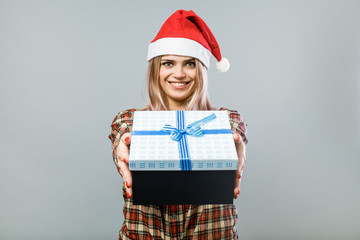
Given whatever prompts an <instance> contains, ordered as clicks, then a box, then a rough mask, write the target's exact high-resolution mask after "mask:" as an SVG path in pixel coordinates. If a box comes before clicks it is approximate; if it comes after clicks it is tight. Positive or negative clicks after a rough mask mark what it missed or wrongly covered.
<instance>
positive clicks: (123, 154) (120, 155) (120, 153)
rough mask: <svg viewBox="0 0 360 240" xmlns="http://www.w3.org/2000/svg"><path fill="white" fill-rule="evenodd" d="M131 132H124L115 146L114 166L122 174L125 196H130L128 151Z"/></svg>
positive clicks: (130, 178) (130, 183) (130, 179)
mask: <svg viewBox="0 0 360 240" xmlns="http://www.w3.org/2000/svg"><path fill="white" fill-rule="evenodd" d="M130 143H131V134H130V133H124V134H123V135H122V137H121V139H120V142H119V146H118V148H117V154H116V155H117V160H118V161H117V162H116V166H117V169H118V172H119V173H120V175H121V176H122V178H123V180H124V183H125V187H126V194H127V197H131V196H132V177H131V172H130V170H129V152H130Z"/></svg>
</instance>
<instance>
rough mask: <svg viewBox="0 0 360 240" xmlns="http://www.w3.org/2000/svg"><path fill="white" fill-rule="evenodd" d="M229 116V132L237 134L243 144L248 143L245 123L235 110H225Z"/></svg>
mask: <svg viewBox="0 0 360 240" xmlns="http://www.w3.org/2000/svg"><path fill="white" fill-rule="evenodd" d="M226 110H227V111H228V114H229V120H230V125H231V130H232V131H233V132H237V133H239V134H240V136H241V137H242V139H243V141H244V143H245V144H247V143H248V138H247V123H246V122H245V121H244V119H243V118H242V116H241V115H240V114H239V113H238V112H237V111H236V110H229V109H226Z"/></svg>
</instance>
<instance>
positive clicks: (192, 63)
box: [186, 62, 196, 68]
mask: <svg viewBox="0 0 360 240" xmlns="http://www.w3.org/2000/svg"><path fill="white" fill-rule="evenodd" d="M186 66H187V67H191V68H194V67H195V66H196V64H195V62H187V63H186Z"/></svg>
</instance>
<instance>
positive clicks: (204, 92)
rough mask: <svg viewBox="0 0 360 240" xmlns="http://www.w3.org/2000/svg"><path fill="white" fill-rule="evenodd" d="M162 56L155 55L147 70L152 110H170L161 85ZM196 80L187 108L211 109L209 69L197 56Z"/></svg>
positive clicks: (149, 106)
mask: <svg viewBox="0 0 360 240" xmlns="http://www.w3.org/2000/svg"><path fill="white" fill-rule="evenodd" d="M161 57H162V56H158V57H154V58H153V59H151V60H150V61H149V67H148V72H147V90H148V97H149V104H148V108H149V109H150V110H152V111H159V110H169V109H168V106H167V98H166V95H165V93H164V92H163V91H162V90H161V87H160V67H161ZM195 65H196V81H195V91H194V93H193V94H192V95H191V96H190V97H189V99H188V101H187V108H186V110H211V109H212V107H211V104H210V101H209V95H208V80H207V69H206V67H205V66H204V64H202V62H201V61H199V60H198V59H196V58H195Z"/></svg>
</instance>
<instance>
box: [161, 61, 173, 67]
mask: <svg viewBox="0 0 360 240" xmlns="http://www.w3.org/2000/svg"><path fill="white" fill-rule="evenodd" d="M161 65H163V66H165V67H171V66H172V65H173V64H172V62H162V63H161Z"/></svg>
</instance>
